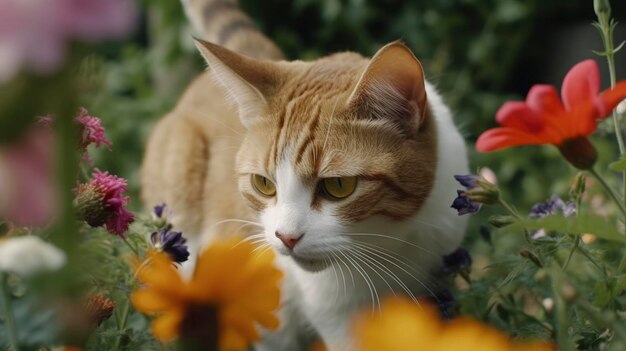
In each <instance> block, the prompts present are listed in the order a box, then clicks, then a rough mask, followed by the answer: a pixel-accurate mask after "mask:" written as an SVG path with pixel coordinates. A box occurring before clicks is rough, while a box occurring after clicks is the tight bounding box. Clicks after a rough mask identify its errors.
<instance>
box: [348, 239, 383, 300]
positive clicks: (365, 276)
mask: <svg viewBox="0 0 626 351" xmlns="http://www.w3.org/2000/svg"><path fill="white" fill-rule="evenodd" d="M345 253H346V255H345V257H346V259H347V260H349V261H350V262H352V264H353V266H354V268H356V269H357V270H358V272H359V274H361V276H362V277H363V279H364V280H365V283H366V284H367V287H368V288H369V291H370V297H371V300H372V311H374V310H376V306H378V311H380V298H379V297H378V290H376V285H375V284H374V281H372V278H370V276H369V274H367V271H366V270H365V269H364V268H363V267H362V266H361V265H360V264H359V263H358V262H356V260H355V257H354V253H353V252H351V251H350V250H348V251H346V252H345ZM347 254H350V256H352V257H350V256H348V255H347Z"/></svg>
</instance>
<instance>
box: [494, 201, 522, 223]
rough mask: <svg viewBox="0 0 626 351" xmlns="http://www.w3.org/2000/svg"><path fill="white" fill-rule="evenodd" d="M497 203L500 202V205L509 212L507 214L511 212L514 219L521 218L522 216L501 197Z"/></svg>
mask: <svg viewBox="0 0 626 351" xmlns="http://www.w3.org/2000/svg"><path fill="white" fill-rule="evenodd" d="M498 204H500V206H502V207H504V209H505V210H507V212H509V214H511V216H513V217H515V218H516V219H521V218H522V217H521V216H520V215H519V213H518V212H517V211H516V210H515V209H514V208H513V207H512V206H511V205H509V204H508V203H507V202H506V201H504V200H502V198H501V197H499V198H498Z"/></svg>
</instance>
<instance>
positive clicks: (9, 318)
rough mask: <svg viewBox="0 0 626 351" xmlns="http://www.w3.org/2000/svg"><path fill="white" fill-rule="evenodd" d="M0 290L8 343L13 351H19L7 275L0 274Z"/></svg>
mask: <svg viewBox="0 0 626 351" xmlns="http://www.w3.org/2000/svg"><path fill="white" fill-rule="evenodd" d="M0 290H2V301H4V320H5V321H6V325H7V330H8V334H9V341H10V343H11V344H10V345H11V347H12V349H13V351H19V350H20V348H19V340H18V338H17V328H16V326H15V318H14V317H13V309H12V308H11V296H10V294H9V275H8V274H2V273H0Z"/></svg>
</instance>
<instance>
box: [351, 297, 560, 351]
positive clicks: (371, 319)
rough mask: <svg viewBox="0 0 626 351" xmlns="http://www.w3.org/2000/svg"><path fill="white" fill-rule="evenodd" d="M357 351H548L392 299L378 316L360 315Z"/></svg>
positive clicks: (488, 328)
mask: <svg viewBox="0 0 626 351" xmlns="http://www.w3.org/2000/svg"><path fill="white" fill-rule="evenodd" d="M355 332H356V336H357V339H356V340H357V350H359V351H379V350H385V351H411V350H428V351H450V350H454V351H475V350H481V351H509V350H510V351H548V350H555V348H554V346H553V345H552V344H550V343H547V342H532V343H523V344H521V343H514V342H513V341H512V340H511V339H510V338H509V337H508V336H507V335H506V334H504V333H502V332H500V331H498V330H497V329H495V328H493V327H491V326H489V325H487V324H483V323H481V322H478V321H476V320H473V319H470V318H467V317H460V318H457V319H455V320H453V321H451V322H449V323H444V322H443V321H441V319H440V318H439V314H438V313H437V310H436V309H435V308H433V307H432V306H428V305H422V306H421V307H420V306H418V305H416V304H415V303H413V302H412V301H410V300H408V299H404V298H399V297H393V298H390V299H388V300H386V301H385V302H384V303H383V305H382V311H381V313H380V314H371V313H368V314H367V315H361V316H360V318H359V319H357V320H356V324H355Z"/></svg>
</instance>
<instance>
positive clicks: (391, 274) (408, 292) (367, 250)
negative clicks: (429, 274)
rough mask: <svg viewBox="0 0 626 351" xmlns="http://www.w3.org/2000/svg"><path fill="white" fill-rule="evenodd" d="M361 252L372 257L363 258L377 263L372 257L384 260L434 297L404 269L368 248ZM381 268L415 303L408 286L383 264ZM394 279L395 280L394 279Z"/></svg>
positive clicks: (419, 281)
mask: <svg viewBox="0 0 626 351" xmlns="http://www.w3.org/2000/svg"><path fill="white" fill-rule="evenodd" d="M361 250H364V251H365V252H367V253H369V254H370V255H372V256H373V257H372V256H367V255H365V257H368V258H369V259H372V260H375V261H376V262H377V263H380V262H378V260H376V259H374V257H378V258H379V259H381V260H384V261H385V262H387V263H389V264H391V265H393V266H395V267H396V268H398V269H400V270H401V271H402V272H404V273H405V274H407V275H408V276H409V277H411V278H413V279H414V280H415V281H417V282H418V283H419V284H420V285H421V286H422V287H423V288H424V289H425V290H426V291H428V293H429V294H431V295H433V296H435V294H434V293H433V292H432V291H431V290H430V289H429V288H428V286H426V284H424V283H422V281H421V280H420V279H419V278H417V277H416V276H414V275H413V274H411V273H410V272H409V271H407V270H406V269H404V268H402V267H400V266H399V265H397V264H396V263H394V262H393V261H391V260H389V259H387V258H385V257H384V256H381V255H379V254H378V253H377V252H376V251H374V250H372V249H370V248H365V247H362V248H361ZM380 266H381V267H383V269H384V270H385V271H386V272H387V274H389V275H390V276H392V279H394V280H395V281H396V282H397V283H398V285H400V286H401V287H402V289H403V290H404V291H405V292H406V293H407V294H408V295H409V296H410V297H411V299H412V300H414V301H415V302H417V299H416V298H415V296H414V295H413V293H412V292H411V291H410V289H409V288H408V286H407V285H406V284H405V283H404V282H402V280H401V279H400V278H399V277H398V276H397V275H396V274H395V273H393V271H391V270H390V269H389V268H388V267H386V266H385V265H384V264H380ZM394 277H395V278H394Z"/></svg>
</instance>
